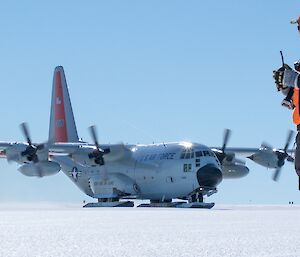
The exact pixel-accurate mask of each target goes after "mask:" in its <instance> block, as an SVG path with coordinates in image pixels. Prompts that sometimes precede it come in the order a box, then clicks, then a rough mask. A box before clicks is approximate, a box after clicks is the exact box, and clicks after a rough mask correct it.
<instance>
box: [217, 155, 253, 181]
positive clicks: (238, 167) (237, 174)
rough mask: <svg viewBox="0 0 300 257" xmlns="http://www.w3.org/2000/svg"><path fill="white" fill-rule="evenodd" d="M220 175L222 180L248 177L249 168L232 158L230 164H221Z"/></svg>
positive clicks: (226, 162)
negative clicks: (221, 174)
mask: <svg viewBox="0 0 300 257" xmlns="http://www.w3.org/2000/svg"><path fill="white" fill-rule="evenodd" d="M222 173H223V177H224V178H241V177H245V176H247V175H248V173H249V168H248V167H247V166H246V165H245V163H244V162H243V161H241V160H239V159H236V158H233V159H232V161H231V162H228V161H225V162H223V165H222Z"/></svg>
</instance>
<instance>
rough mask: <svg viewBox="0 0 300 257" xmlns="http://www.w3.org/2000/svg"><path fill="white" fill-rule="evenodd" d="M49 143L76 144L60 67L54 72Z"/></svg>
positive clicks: (74, 129) (71, 113)
mask: <svg viewBox="0 0 300 257" xmlns="http://www.w3.org/2000/svg"><path fill="white" fill-rule="evenodd" d="M49 142H50V143H54V142H78V135H77V129H76V124H75V120H74V115H73V110H72V105H71V100H70V96H69V91H68V86H67V81H66V77H65V73H64V69H63V67H62V66H58V67H56V68H55V70H54V76H53V86H52V99H51V114H50V127H49Z"/></svg>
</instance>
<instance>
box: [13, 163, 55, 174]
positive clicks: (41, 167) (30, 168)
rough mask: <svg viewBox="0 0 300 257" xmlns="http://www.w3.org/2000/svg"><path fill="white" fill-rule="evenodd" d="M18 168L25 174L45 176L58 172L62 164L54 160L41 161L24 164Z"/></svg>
mask: <svg viewBox="0 0 300 257" xmlns="http://www.w3.org/2000/svg"><path fill="white" fill-rule="evenodd" d="M18 170H19V171H20V172H21V173H22V174H23V175H25V176H29V177H45V176H51V175H54V174H56V173H58V172H59V171H60V165H59V164H58V163H56V162H53V161H39V162H36V163H29V164H24V165H22V166H21V167H20V168H19V169H18Z"/></svg>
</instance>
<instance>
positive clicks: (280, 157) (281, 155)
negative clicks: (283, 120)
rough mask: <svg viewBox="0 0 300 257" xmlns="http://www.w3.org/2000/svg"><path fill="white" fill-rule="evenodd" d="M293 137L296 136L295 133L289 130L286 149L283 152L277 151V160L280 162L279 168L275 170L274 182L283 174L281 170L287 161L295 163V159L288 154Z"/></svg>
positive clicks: (278, 163)
mask: <svg viewBox="0 0 300 257" xmlns="http://www.w3.org/2000/svg"><path fill="white" fill-rule="evenodd" d="M293 135H294V131H292V130H289V132H288V135H287V139H286V143H285V146H284V148H283V149H282V150H281V149H280V150H276V151H275V153H276V155H277V158H278V162H277V166H278V168H277V169H276V170H275V172H274V175H273V180H274V181H277V180H278V178H279V175H280V173H281V169H282V167H283V165H284V163H285V160H287V161H289V162H292V161H294V158H293V157H292V156H290V155H289V154H288V153H287V150H288V148H289V145H290V143H291V141H292V138H293Z"/></svg>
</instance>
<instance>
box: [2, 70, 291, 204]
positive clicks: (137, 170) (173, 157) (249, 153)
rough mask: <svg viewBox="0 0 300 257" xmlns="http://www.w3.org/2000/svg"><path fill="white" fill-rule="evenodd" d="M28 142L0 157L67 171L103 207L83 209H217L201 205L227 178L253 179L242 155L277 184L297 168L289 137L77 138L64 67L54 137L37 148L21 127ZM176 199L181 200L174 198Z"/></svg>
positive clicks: (24, 167)
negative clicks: (209, 141) (265, 140)
mask: <svg viewBox="0 0 300 257" xmlns="http://www.w3.org/2000/svg"><path fill="white" fill-rule="evenodd" d="M20 127H21V130H22V132H23V135H24V137H25V138H26V142H0V157H2V158H6V159H7V161H8V162H17V163H18V164H20V165H21V166H20V167H19V168H18V170H19V171H20V172H21V173H22V174H24V175H26V176H33V177H45V176H51V175H55V174H57V173H58V172H60V171H62V172H63V173H64V174H65V175H66V176H68V177H69V178H70V180H71V181H72V182H73V183H74V184H75V185H76V186H77V187H78V188H79V189H80V190H82V191H83V192H84V193H85V194H86V195H88V196H90V197H92V198H96V199H97V200H98V202H94V203H88V204H86V205H85V206H84V207H133V206H134V202H133V201H131V200H133V199H143V200H150V203H149V204H141V205H140V206H141V207H177V208H212V207H213V206H214V203H206V202H204V197H209V196H211V195H212V194H214V193H216V192H217V186H218V185H219V184H220V183H221V182H222V180H223V179H227V178H228V179H231V178H241V177H245V176H246V175H247V174H248V173H249V168H248V167H247V166H246V163H245V161H243V160H240V159H238V158H236V155H241V156H244V157H246V158H248V159H251V160H252V161H254V162H256V163H258V164H259V165H262V166H265V167H268V168H274V169H276V171H275V172H274V176H273V179H274V180H277V179H278V177H279V174H280V171H281V168H282V167H283V165H284V163H285V161H289V162H293V161H294V159H293V157H292V156H291V155H290V154H289V153H290V152H291V151H289V150H288V146H289V144H290V142H291V140H292V136H293V132H292V131H290V132H289V134H288V138H287V142H286V144H285V147H284V148H283V149H273V148H271V147H270V146H267V145H266V144H264V145H262V146H261V147H260V148H228V147H227V143H228V140H229V137H230V134H231V132H230V130H228V129H227V130H225V134H224V140H223V145H222V147H208V146H206V145H203V144H199V143H191V142H185V141H182V142H174V143H160V144H151V145H142V144H126V145H125V144H123V143H119V144H100V143H99V141H98V136H97V133H96V127H95V126H91V127H90V128H89V129H90V134H91V137H92V139H93V143H92V144H91V143H87V142H83V141H81V140H80V139H79V137H78V134H77V128H76V123H75V119H74V115H73V110H72V105H71V100H70V95H69V90H68V86H67V82H66V78H65V73H64V69H63V67H62V66H57V67H56V68H55V70H54V77H53V86H52V98H51V113H50V125H49V137H48V141H47V142H46V143H39V144H37V143H33V142H32V140H31V137H30V134H29V129H28V125H27V124H26V123H22V124H21V125H20ZM174 199H178V200H175V201H174Z"/></svg>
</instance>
